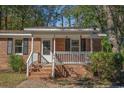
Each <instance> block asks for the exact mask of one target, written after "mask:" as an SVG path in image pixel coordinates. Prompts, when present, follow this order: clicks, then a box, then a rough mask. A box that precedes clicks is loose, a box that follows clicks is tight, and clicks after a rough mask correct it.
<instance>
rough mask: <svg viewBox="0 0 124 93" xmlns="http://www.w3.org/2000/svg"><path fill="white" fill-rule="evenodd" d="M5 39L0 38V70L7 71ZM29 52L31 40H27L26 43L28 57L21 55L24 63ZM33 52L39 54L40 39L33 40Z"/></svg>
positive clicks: (7, 56)
mask: <svg viewBox="0 0 124 93" xmlns="http://www.w3.org/2000/svg"><path fill="white" fill-rule="evenodd" d="M7 40H8V39H7V38H0V69H8V67H9V66H8V58H9V55H7ZM30 51H31V39H29V43H28V55H23V59H24V62H26V60H27V58H28V56H29V54H30ZM34 52H37V53H40V52H41V39H40V38H35V39H34Z"/></svg>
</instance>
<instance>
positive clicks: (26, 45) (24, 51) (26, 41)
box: [23, 38, 28, 55]
mask: <svg viewBox="0 0 124 93" xmlns="http://www.w3.org/2000/svg"><path fill="white" fill-rule="evenodd" d="M23 54H24V55H27V54H28V38H24V40H23Z"/></svg>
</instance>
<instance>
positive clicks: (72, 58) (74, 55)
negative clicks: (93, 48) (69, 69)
mask: <svg viewBox="0 0 124 93" xmlns="http://www.w3.org/2000/svg"><path fill="white" fill-rule="evenodd" d="M89 56H90V52H66V51H57V52H56V57H55V58H56V62H57V63H61V64H86V63H90V57H89Z"/></svg>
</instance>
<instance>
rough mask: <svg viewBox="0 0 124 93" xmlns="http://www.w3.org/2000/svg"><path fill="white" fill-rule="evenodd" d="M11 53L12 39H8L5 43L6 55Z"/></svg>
mask: <svg viewBox="0 0 124 93" xmlns="http://www.w3.org/2000/svg"><path fill="white" fill-rule="evenodd" d="M12 53H13V39H12V38H8V42H7V54H12Z"/></svg>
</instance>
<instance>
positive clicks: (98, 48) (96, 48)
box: [93, 38, 102, 51]
mask: <svg viewBox="0 0 124 93" xmlns="http://www.w3.org/2000/svg"><path fill="white" fill-rule="evenodd" d="M101 49H102V46H101V39H100V38H93V51H101Z"/></svg>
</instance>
